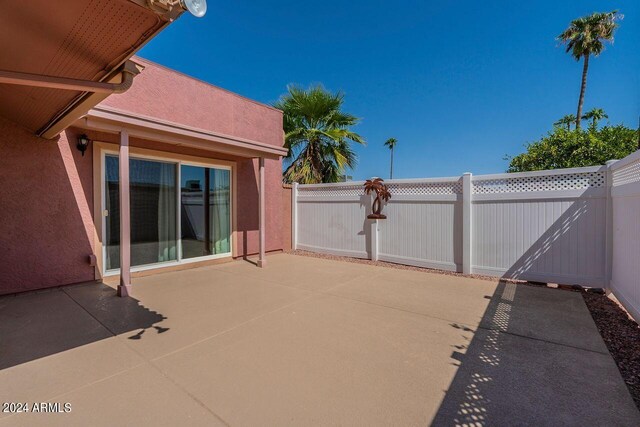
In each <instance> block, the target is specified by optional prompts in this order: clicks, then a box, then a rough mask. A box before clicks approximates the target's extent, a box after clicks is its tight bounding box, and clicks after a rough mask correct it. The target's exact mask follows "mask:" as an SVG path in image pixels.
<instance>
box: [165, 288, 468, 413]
mask: <svg viewBox="0 0 640 427" xmlns="http://www.w3.org/2000/svg"><path fill="white" fill-rule="evenodd" d="M470 339H471V334H466V333H464V332H463V333H462V334H461V333H460V331H459V330H457V329H454V328H452V327H451V326H450V325H448V324H447V323H446V322H441V321H437V320H434V319H431V318H427V317H424V316H420V315H417V314H413V313H408V312H405V311H399V310H389V309H386V308H384V307H379V306H376V305H371V304H366V303H361V302H357V301H351V300H345V299H341V298H337V297H332V296H327V295H321V296H314V297H313V298H310V299H308V300H306V301H303V302H300V303H296V304H294V305H292V306H289V307H287V308H286V310H280V311H278V312H277V313H273V314H272V315H270V316H268V317H265V318H264V319H262V320H261V321H260V322H258V323H257V324H255V325H244V326H242V327H240V328H238V329H236V330H234V331H231V332H230V333H228V334H225V335H224V336H221V337H218V338H216V339H212V340H208V341H206V342H204V343H200V344H198V345H196V346H193V347H192V348H189V349H188V350H185V351H182V352H179V353H176V354H173V355H171V356H167V357H164V358H161V359H159V360H156V361H155V363H156V364H157V365H158V366H159V367H160V368H161V369H162V371H163V372H165V373H166V374H167V376H169V377H171V378H175V379H176V380H177V381H178V382H179V383H180V384H181V385H182V386H183V387H184V388H185V389H186V390H188V391H189V392H190V393H191V394H193V395H194V396H195V397H196V398H198V399H199V400H201V401H202V402H203V403H205V404H206V405H207V406H208V407H210V408H212V410H213V411H214V412H216V413H218V414H220V416H221V417H222V418H223V419H225V420H226V421H227V422H229V423H230V424H231V425H261V424H262V425H264V424H268V425H310V424H313V425H327V424H339V423H341V422H344V423H345V424H353V423H355V424H358V425H392V424H395V423H396V422H398V420H402V424H404V425H425V424H426V423H428V422H429V420H430V419H431V417H432V416H433V415H435V413H436V411H437V409H438V406H439V403H440V401H441V400H442V399H443V398H444V394H445V390H446V389H447V388H448V385H449V383H450V382H451V380H452V378H453V376H454V374H455V370H456V369H455V367H454V366H453V365H452V363H451V360H450V358H449V356H450V354H451V351H452V349H453V346H463V345H464V344H466V343H467V342H468V341H467V340H470ZM249 406H250V407H251V408H252V409H251V410H247V408H248V407H249Z"/></svg>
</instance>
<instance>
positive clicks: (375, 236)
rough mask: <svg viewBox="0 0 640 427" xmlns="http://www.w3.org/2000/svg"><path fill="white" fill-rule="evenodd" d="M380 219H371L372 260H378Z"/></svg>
mask: <svg viewBox="0 0 640 427" xmlns="http://www.w3.org/2000/svg"><path fill="white" fill-rule="evenodd" d="M378 221H379V220H378V219H372V220H371V260H372V261H378Z"/></svg>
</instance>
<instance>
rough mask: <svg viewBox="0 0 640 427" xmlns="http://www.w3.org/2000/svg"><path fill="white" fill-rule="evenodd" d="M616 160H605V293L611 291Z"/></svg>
mask: <svg viewBox="0 0 640 427" xmlns="http://www.w3.org/2000/svg"><path fill="white" fill-rule="evenodd" d="M615 162H617V160H609V161H608V162H607V172H606V177H607V206H606V225H605V226H606V229H605V270H604V289H605V292H606V293H607V295H608V294H609V293H610V292H611V279H612V274H613V199H612V196H611V191H612V187H613V170H612V169H611V167H612V166H613V164H614V163H615Z"/></svg>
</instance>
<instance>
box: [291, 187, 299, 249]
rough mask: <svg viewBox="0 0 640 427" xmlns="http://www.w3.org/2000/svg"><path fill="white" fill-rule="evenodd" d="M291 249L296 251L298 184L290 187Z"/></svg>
mask: <svg viewBox="0 0 640 427" xmlns="http://www.w3.org/2000/svg"><path fill="white" fill-rule="evenodd" d="M291 249H293V250H294V251H295V250H296V249H298V183H297V182H294V183H293V185H292V186H291Z"/></svg>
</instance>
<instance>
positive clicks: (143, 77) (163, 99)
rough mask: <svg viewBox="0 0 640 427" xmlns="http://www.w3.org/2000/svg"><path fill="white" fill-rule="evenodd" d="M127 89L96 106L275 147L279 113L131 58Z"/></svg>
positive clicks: (278, 142) (279, 143) (279, 141)
mask: <svg viewBox="0 0 640 427" xmlns="http://www.w3.org/2000/svg"><path fill="white" fill-rule="evenodd" d="M134 60H135V61H136V62H139V63H141V64H142V65H144V66H145V69H144V71H143V72H142V73H141V74H140V75H138V76H137V77H136V78H135V80H134V84H133V87H132V88H131V89H129V90H128V91H127V92H125V93H123V94H120V95H111V96H109V97H108V98H107V99H105V100H104V101H103V102H102V103H101V105H105V106H109V107H113V108H118V109H121V110H126V111H130V112H133V113H138V114H142V115H145V116H151V117H156V118H159V119H162V120H168V121H172V122H177V123H181V124H183V125H188V126H193V127H196V128H200V129H205V130H209V131H214V132H219V133H223V134H227V135H233V136H237V137H240V138H246V139H251V140H254V141H259V142H263V143H266V144H271V145H275V146H278V147H281V146H282V144H283V131H282V112H280V111H279V110H276V109H275V108H272V107H270V106H267V105H264V104H260V103H258V102H255V101H252V100H250V99H248V98H244V97H242V96H240V95H237V94H235V93H232V92H229V91H226V90H224V89H221V88H219V87H216V86H212V85H210V84H208V83H204V82H202V81H200V80H197V79H194V78H192V77H189V76H186V75H184V74H181V73H179V72H177V71H174V70H171V69H169V68H166V67H163V66H161V65H158V64H155V63H153V62H150V61H147V60H145V59H142V58H139V57H135V58H134Z"/></svg>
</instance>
